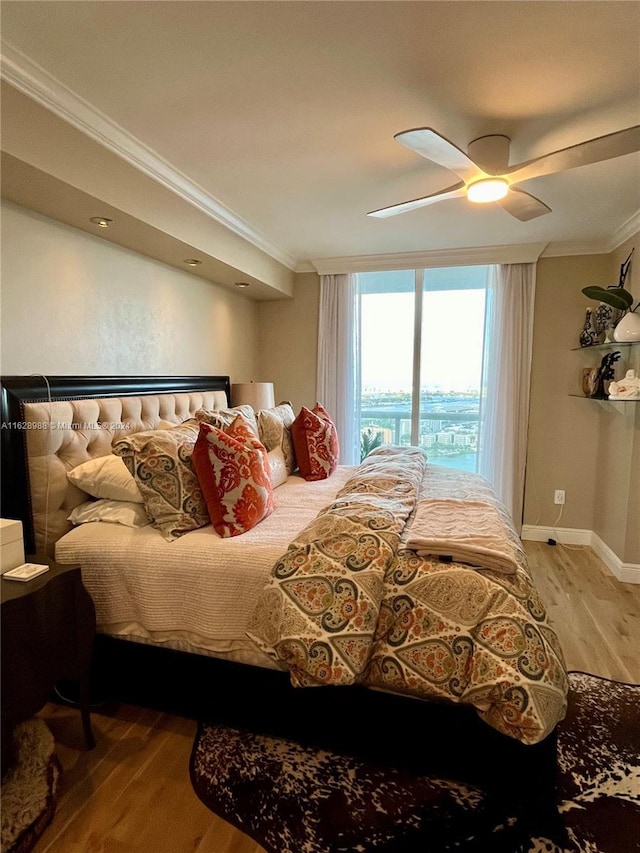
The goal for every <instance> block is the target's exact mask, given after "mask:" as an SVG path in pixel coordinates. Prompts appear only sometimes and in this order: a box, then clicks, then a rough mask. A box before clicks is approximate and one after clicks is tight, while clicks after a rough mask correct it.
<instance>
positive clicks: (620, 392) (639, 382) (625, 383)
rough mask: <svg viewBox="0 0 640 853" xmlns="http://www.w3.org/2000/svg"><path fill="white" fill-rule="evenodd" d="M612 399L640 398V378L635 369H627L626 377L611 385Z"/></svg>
mask: <svg viewBox="0 0 640 853" xmlns="http://www.w3.org/2000/svg"><path fill="white" fill-rule="evenodd" d="M609 399H610V400H640V378H638V376H636V372H635V370H633V369H630V370H627V372H626V374H625V376H624V379H619V380H618V381H617V382H612V383H611V384H610V385H609Z"/></svg>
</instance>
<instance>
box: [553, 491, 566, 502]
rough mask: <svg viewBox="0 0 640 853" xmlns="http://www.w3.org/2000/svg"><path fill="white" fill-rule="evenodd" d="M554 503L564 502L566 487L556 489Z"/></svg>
mask: <svg viewBox="0 0 640 853" xmlns="http://www.w3.org/2000/svg"><path fill="white" fill-rule="evenodd" d="M553 502H554V504H564V489H556V490H555V492H554V493H553Z"/></svg>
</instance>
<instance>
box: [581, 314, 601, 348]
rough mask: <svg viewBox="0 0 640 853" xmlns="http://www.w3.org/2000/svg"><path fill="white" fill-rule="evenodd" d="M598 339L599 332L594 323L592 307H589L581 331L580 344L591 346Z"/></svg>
mask: <svg viewBox="0 0 640 853" xmlns="http://www.w3.org/2000/svg"><path fill="white" fill-rule="evenodd" d="M597 341H598V333H597V331H596V329H595V327H594V325H593V318H592V311H591V308H587V313H586V316H585V318H584V326H583V327H582V331H581V332H580V346H581V347H591V346H593V345H594V344H595V343H597Z"/></svg>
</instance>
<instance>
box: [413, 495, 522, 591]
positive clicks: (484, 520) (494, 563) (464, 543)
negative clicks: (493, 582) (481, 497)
mask: <svg viewBox="0 0 640 853" xmlns="http://www.w3.org/2000/svg"><path fill="white" fill-rule="evenodd" d="M405 546H406V547H407V548H410V549H411V550H413V551H417V553H418V554H420V555H421V556H431V557H434V556H435V557H441V558H442V557H445V558H447V559H449V558H450V559H451V560H452V561H454V562H459V563H466V564H468V565H470V566H474V567H475V568H479V569H492V570H493V571H497V572H505V573H506V574H514V573H515V571H516V570H517V568H518V550H517V548H516V546H515V544H514V543H513V542H512V541H511V538H510V537H509V535H508V533H507V530H506V525H505V522H504V520H503V519H502V518H501V517H500V513H499V512H498V511H497V509H496V508H495V507H494V506H492V505H491V504H489V503H485V502H483V501H460V500H452V499H428V498H426V499H424V500H421V501H419V502H418V504H417V507H416V514H415V516H414V520H413V523H412V524H411V527H410V528H409V531H408V533H407V539H406V541H405Z"/></svg>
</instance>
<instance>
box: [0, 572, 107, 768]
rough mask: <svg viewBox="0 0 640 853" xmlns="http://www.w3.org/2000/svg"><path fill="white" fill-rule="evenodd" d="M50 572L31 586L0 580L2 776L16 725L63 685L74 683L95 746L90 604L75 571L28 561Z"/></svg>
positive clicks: (84, 723)
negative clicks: (77, 688)
mask: <svg viewBox="0 0 640 853" xmlns="http://www.w3.org/2000/svg"><path fill="white" fill-rule="evenodd" d="M27 562H31V563H45V564H47V565H48V566H49V571H48V572H45V573H44V574H42V575H39V576H38V577H37V578H34V579H33V580H31V581H26V582H21V581H12V580H6V579H5V578H2V580H1V581H0V586H1V588H2V616H1V622H2V646H1V652H2V676H1V680H2V697H1V703H2V705H1V709H2V710H1V717H2V771H3V773H4V771H5V770H6V769H7V767H8V766H9V763H10V760H11V744H12V738H11V735H12V732H13V729H14V727H15V725H16V724H17V723H19V722H21V721H22V720H26V719H29V717H32V716H33V715H34V714H36V713H37V712H38V711H39V710H40V709H41V708H42V707H43V706H44V705H45V704H46V702H47V701H48V699H49V696H50V694H51V691H52V690H53V688H54V687H55V685H56V683H57V682H58V681H61V680H67V681H77V682H78V685H79V696H80V701H79V705H80V713H81V718H82V726H83V731H84V736H85V740H86V742H87V746H88V747H89V748H93V747H94V746H95V740H94V737H93V732H92V731H91V718H90V715H89V676H90V667H91V652H92V649H93V639H94V636H95V630H96V613H95V607H94V604H93V600H92V598H91V596H90V595H89V593H88V592H87V590H86V589H85V587H84V585H83V583H82V574H81V570H80V567H79V566H65V565H62V564H60V563H56V562H54V561H53V560H50V559H47V558H43V557H39V556H38V555H36V556H28V557H27Z"/></svg>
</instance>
